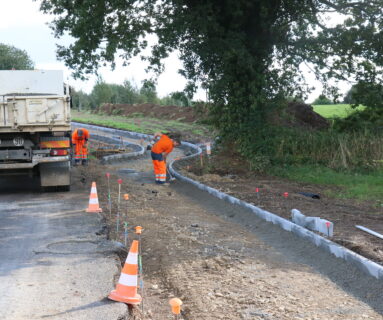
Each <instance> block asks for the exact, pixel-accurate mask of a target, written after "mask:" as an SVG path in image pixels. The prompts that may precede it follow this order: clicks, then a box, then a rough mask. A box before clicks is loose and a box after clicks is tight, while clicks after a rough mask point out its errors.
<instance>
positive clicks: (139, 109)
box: [97, 103, 200, 123]
mask: <svg viewBox="0 0 383 320" xmlns="http://www.w3.org/2000/svg"><path fill="white" fill-rule="evenodd" d="M97 112H98V113H104V114H107V115H121V116H127V117H135V116H145V117H151V118H158V119H166V120H177V121H182V122H187V123H194V122H196V121H197V120H200V117H199V116H198V115H197V114H196V112H195V110H194V108H193V107H177V106H160V105H157V104H152V103H143V104H133V105H132V104H111V103H108V104H104V105H102V106H101V107H100V108H99V109H98V111H97Z"/></svg>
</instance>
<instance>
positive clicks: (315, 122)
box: [284, 102, 329, 130]
mask: <svg viewBox="0 0 383 320" xmlns="http://www.w3.org/2000/svg"><path fill="white" fill-rule="evenodd" d="M286 113H287V114H288V115H289V117H288V118H289V119H287V123H284V124H285V125H287V126H289V127H303V128H307V129H310V128H311V129H316V130H321V129H327V128H328V127H329V122H328V121H327V120H326V119H325V118H323V117H322V116H321V115H319V114H318V113H316V112H315V111H314V109H313V107H312V106H310V105H308V104H305V103H301V102H289V104H288V106H287V109H286Z"/></svg>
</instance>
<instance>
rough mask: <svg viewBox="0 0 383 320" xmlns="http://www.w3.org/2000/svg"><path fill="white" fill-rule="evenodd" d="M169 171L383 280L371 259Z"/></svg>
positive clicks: (173, 170) (382, 272)
mask: <svg viewBox="0 0 383 320" xmlns="http://www.w3.org/2000/svg"><path fill="white" fill-rule="evenodd" d="M194 149H195V150H197V153H195V154H193V155H191V156H188V157H186V158H192V157H196V156H198V155H199V154H200V153H201V149H200V148H199V147H196V146H195V148H194ZM186 158H183V159H186ZM169 171H170V173H171V174H172V175H174V176H175V177H176V178H178V179H180V180H182V181H185V182H188V183H191V184H193V185H194V186H196V187H197V188H198V189H201V190H204V191H206V192H208V193H210V194H211V195H213V196H215V197H217V198H219V199H221V200H225V201H227V202H229V203H231V204H235V205H239V206H241V207H243V208H246V209H248V210H250V211H252V212H253V213H255V214H256V215H257V216H258V217H259V218H261V219H263V220H266V221H268V222H271V223H273V224H275V225H278V226H279V227H280V228H282V229H284V230H286V231H289V232H292V233H294V234H295V235H297V236H298V237H300V238H303V239H305V240H307V241H310V242H311V243H313V244H315V245H316V246H317V247H320V248H321V249H322V250H324V251H327V252H328V253H331V254H333V255H334V256H336V257H337V258H340V259H343V260H346V261H347V262H349V263H351V264H353V265H355V266H356V267H357V268H358V269H359V270H361V271H362V272H364V273H366V274H368V275H370V276H373V277H375V278H377V279H380V280H382V279H383V266H381V265H380V264H378V263H375V262H373V261H371V260H369V259H367V258H365V257H363V256H361V255H359V254H357V253H355V252H353V251H351V250H349V249H347V248H345V247H343V246H341V245H339V244H336V243H335V242H333V241H331V240H329V239H326V238H324V237H322V236H320V235H318V234H316V233H314V232H312V231H310V230H307V229H305V228H303V227H301V226H299V225H297V224H295V223H293V222H291V221H289V220H286V219H284V218H282V217H280V216H277V215H276V214H274V213H271V212H268V211H266V210H262V209H261V208H258V207H257V206H254V205H252V204H250V203H247V202H245V201H242V200H240V199H238V198H235V197H233V196H230V195H228V194H226V193H223V192H220V191H218V190H217V189H214V188H211V187H209V186H206V185H204V184H202V183H199V182H197V181H195V180H192V179H190V178H188V177H185V176H183V175H181V174H180V173H179V172H177V171H176V170H175V169H174V168H173V162H172V163H171V164H170V165H169Z"/></svg>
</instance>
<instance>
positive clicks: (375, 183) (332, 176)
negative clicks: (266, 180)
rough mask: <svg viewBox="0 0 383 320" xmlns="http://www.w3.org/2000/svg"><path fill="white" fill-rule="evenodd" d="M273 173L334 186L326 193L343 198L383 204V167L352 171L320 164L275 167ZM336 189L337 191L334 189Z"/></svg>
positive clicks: (290, 178) (292, 178)
mask: <svg viewBox="0 0 383 320" xmlns="http://www.w3.org/2000/svg"><path fill="white" fill-rule="evenodd" d="M270 173H271V174H273V175H276V176H279V177H283V178H287V179H289V180H294V181H300V182H306V183H311V184H318V185H321V186H322V189H323V186H329V187H330V186H332V187H340V188H328V189H327V190H326V191H325V194H326V195H328V196H332V197H336V198H343V199H360V200H371V201H375V202H376V205H378V206H382V204H383V202H382V201H383V169H381V170H380V171H377V172H374V173H350V172H341V171H335V170H332V169H329V168H326V167H319V166H299V167H293V166H291V167H286V168H281V167H274V168H272V169H271V171H270ZM334 190H336V191H334Z"/></svg>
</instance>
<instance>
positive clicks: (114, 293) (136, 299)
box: [108, 290, 142, 305]
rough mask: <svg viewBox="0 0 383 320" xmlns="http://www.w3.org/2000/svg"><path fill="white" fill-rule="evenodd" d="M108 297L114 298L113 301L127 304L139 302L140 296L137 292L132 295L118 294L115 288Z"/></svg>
mask: <svg viewBox="0 0 383 320" xmlns="http://www.w3.org/2000/svg"><path fill="white" fill-rule="evenodd" d="M108 298H109V299H110V300H114V301H117V302H123V303H127V304H134V305H136V304H140V303H141V300H142V299H141V296H140V295H139V294H136V295H135V296H134V297H126V296H122V295H120V294H119V293H118V292H117V291H116V290H113V291H112V292H111V293H110V294H109V296H108Z"/></svg>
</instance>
